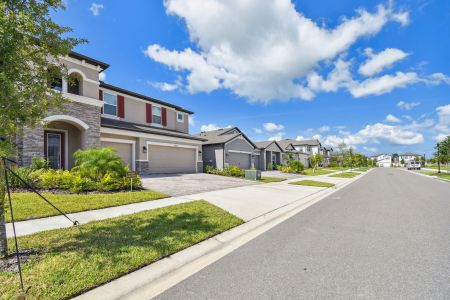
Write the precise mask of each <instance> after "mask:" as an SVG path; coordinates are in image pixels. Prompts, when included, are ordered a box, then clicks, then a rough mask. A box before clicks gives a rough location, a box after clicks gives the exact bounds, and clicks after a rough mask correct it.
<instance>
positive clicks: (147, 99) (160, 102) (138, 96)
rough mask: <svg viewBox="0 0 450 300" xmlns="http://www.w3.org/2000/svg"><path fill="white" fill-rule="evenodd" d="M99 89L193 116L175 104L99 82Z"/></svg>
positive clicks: (190, 112)
mask: <svg viewBox="0 0 450 300" xmlns="http://www.w3.org/2000/svg"><path fill="white" fill-rule="evenodd" d="M100 87H102V88H105V89H109V90H112V91H116V92H119V93H122V94H126V95H129V96H133V97H136V98H139V99H142V100H146V101H151V102H154V103H158V104H161V105H165V106H168V107H172V108H174V109H176V110H178V111H182V112H185V113H188V114H193V112H192V111H190V110H187V109H184V108H182V107H180V106H177V105H175V104H171V103H168V102H165V101H162V100H159V99H155V98H153V97H149V96H145V95H142V94H139V93H135V92H132V91H129V90H126V89H123V88H121V87H118V86H114V85H111V84H108V83H106V82H103V81H100Z"/></svg>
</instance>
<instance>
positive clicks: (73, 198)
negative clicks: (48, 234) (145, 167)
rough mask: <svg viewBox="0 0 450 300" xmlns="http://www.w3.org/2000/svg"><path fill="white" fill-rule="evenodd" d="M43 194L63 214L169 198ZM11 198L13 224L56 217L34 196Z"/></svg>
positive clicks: (145, 192)
mask: <svg viewBox="0 0 450 300" xmlns="http://www.w3.org/2000/svg"><path fill="white" fill-rule="evenodd" d="M42 194H43V196H44V197H46V198H47V199H48V200H49V201H50V202H51V203H53V204H54V205H55V206H56V207H58V208H59V209H61V210H62V211H63V212H64V213H74V212H80V211H86V210H93V209H99V208H106V207H112V206H119V205H125V204H130V203H137V202H145V201H151V200H156V199H161V198H166V197H168V195H166V194H163V193H158V192H154V191H149V190H143V191H135V192H116V193H101V194H95V193H89V194H61V193H49V192H46V193H42ZM11 199H12V204H13V213H14V219H15V221H24V220H29V219H36V218H43V217H49V216H54V215H58V214H59V213H58V212H57V211H56V210H55V209H54V208H53V207H51V206H50V205H49V204H48V203H47V202H45V201H44V200H42V199H41V198H39V196H38V195H36V194H34V193H12V194H11ZM6 206H7V207H6V209H5V217H6V222H10V221H11V215H10V212H9V207H8V204H6Z"/></svg>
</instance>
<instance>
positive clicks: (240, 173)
mask: <svg viewBox="0 0 450 300" xmlns="http://www.w3.org/2000/svg"><path fill="white" fill-rule="evenodd" d="M229 173H230V176H233V177H244V176H245V171H244V170H241V169H239V167H238V166H231V167H230V168H229Z"/></svg>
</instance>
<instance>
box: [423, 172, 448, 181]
mask: <svg viewBox="0 0 450 300" xmlns="http://www.w3.org/2000/svg"><path fill="white" fill-rule="evenodd" d="M422 174H426V175H430V176H437V177H439V178H442V179H445V180H450V174H449V173H441V174H439V173H438V172H435V171H425V172H422Z"/></svg>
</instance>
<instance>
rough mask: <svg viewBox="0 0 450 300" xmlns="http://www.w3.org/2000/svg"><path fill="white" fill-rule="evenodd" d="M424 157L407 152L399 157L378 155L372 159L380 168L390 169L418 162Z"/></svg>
mask: <svg viewBox="0 0 450 300" xmlns="http://www.w3.org/2000/svg"><path fill="white" fill-rule="evenodd" d="M421 157H422V156H421V155H420V154H417V153H412V152H406V153H402V154H398V155H390V154H377V155H374V156H372V157H371V159H372V160H374V161H375V162H376V165H377V166H378V167H384V168H390V167H392V166H393V165H394V166H405V165H407V164H408V163H409V162H411V161H418V160H420V158H421Z"/></svg>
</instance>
